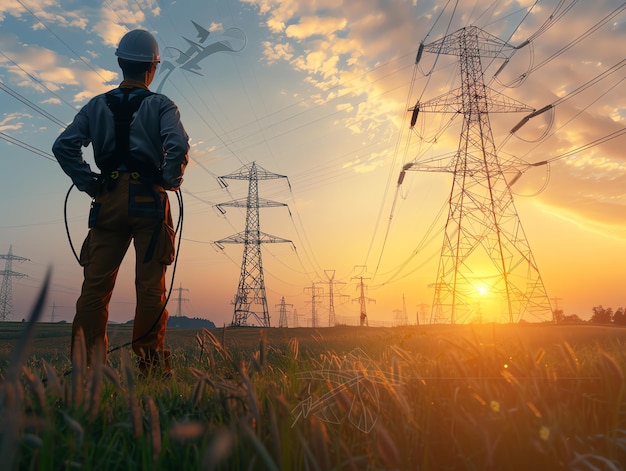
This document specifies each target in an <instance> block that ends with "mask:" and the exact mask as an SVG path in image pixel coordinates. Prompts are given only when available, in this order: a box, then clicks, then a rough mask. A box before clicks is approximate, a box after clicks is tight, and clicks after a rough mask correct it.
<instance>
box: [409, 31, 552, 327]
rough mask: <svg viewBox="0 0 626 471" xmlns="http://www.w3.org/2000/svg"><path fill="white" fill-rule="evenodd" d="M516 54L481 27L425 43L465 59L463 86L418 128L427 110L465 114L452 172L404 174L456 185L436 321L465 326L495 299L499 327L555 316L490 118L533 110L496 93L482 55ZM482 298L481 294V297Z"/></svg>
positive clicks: (423, 48)
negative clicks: (439, 176) (449, 178)
mask: <svg viewBox="0 0 626 471" xmlns="http://www.w3.org/2000/svg"><path fill="white" fill-rule="evenodd" d="M514 50H515V47H513V46H511V45H510V44H508V43H507V42H505V41H502V40H500V39H499V38H497V37H495V36H492V35H490V34H488V33H486V32H485V31H482V30H481V29H479V28H476V27H474V26H472V27H467V28H463V29H461V30H459V31H457V32H455V33H453V34H451V35H448V36H446V37H444V38H442V39H441V40H438V41H434V42H432V43H430V44H426V45H420V49H419V51H418V55H417V58H416V63H417V62H419V59H420V56H421V54H422V52H432V53H437V54H448V55H457V56H458V57H459V61H460V71H461V87H460V88H458V89H455V90H451V91H450V92H449V93H447V94H444V95H441V96H439V97H437V98H434V99H432V100H430V101H426V102H422V103H420V102H418V103H417V104H416V105H415V107H413V108H411V109H410V110H409V111H413V115H412V119H411V127H413V126H414V124H415V122H416V120H417V117H418V113H419V112H436V113H437V112H438V113H457V114H459V115H462V116H463V126H462V130H461V135H460V141H459V146H458V151H457V152H456V154H455V156H454V157H453V159H452V161H451V162H450V164H449V165H447V166H445V165H444V166H442V165H441V164H438V163H437V162H434V161H431V162H419V161H415V162H412V163H409V164H407V165H405V166H404V168H403V171H402V173H401V175H400V180H399V183H401V181H402V179H403V177H404V171H406V170H417V171H431V172H432V171H443V172H449V173H452V174H453V176H454V180H453V183H452V190H451V192H450V196H449V210H448V218H447V221H446V225H445V230H444V240H443V246H442V249H441V257H440V260H439V268H438V271H437V281H436V283H435V284H434V288H435V294H434V300H433V306H432V312H431V322H449V323H451V324H455V323H457V322H465V321H468V320H472V318H473V317H474V316H476V314H477V310H478V309H480V306H481V301H477V299H479V298H478V297H479V296H480V295H481V294H482V295H483V297H485V298H486V297H487V296H492V297H494V298H493V299H492V301H491V302H492V304H493V306H494V307H493V309H492V311H493V312H494V313H495V312H500V313H501V314H499V315H498V316H494V317H493V319H492V318H489V320H494V321H497V322H511V323H512V322H518V321H519V320H521V319H522V318H523V317H524V316H532V317H534V318H536V319H539V320H548V319H551V318H552V310H551V308H550V301H549V299H548V296H547V294H546V290H545V288H544V285H543V281H542V279H541V276H540V274H539V269H538V268H537V264H536V263H535V260H534V258H533V254H532V252H531V250H530V246H529V244H528V241H527V239H526V236H525V234H524V231H523V229H522V225H521V222H520V219H519V216H518V214H517V210H516V209H515V205H514V204H513V196H512V194H511V190H510V187H509V184H508V183H507V181H506V179H505V176H504V173H503V169H504V166H503V165H502V164H501V162H500V160H499V159H498V156H497V155H496V147H495V144H494V140H493V134H492V130H491V124H490V121H489V113H490V112H491V113H506V112H514V111H533V110H532V109H531V108H529V107H527V106H526V105H524V104H522V103H519V102H517V101H515V100H513V99H512V98H509V97H507V96H505V95H503V94H501V93H499V92H497V91H495V90H493V89H491V88H489V87H487V86H486V85H485V83H484V80H483V69H482V64H481V57H486V58H489V59H505V60H508V56H509V55H510V54H511V53H512V52H513V51H514ZM479 293H480V294H479ZM482 303H483V308H482V309H483V312H484V310H485V301H484V300H483V301H482Z"/></svg>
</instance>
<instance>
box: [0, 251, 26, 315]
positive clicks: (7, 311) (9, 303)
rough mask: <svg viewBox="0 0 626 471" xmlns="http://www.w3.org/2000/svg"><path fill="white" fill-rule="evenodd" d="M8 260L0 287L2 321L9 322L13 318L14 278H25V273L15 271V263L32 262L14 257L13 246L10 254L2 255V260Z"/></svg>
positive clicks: (1, 273)
mask: <svg viewBox="0 0 626 471" xmlns="http://www.w3.org/2000/svg"><path fill="white" fill-rule="evenodd" d="M2 259H4V260H6V261H5V262H4V270H2V271H0V275H2V286H1V287H0V321H8V320H10V319H11V318H12V317H13V283H12V279H13V278H24V277H25V276H28V275H25V274H24V273H18V272H15V271H13V261H16V262H28V261H30V260H29V259H27V258H24V257H18V256H17V255H13V246H12V245H10V246H9V253H8V254H5V255H0V260H2Z"/></svg>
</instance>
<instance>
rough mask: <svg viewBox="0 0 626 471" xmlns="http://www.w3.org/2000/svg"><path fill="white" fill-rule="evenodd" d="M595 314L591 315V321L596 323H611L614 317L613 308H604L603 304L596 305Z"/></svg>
mask: <svg viewBox="0 0 626 471" xmlns="http://www.w3.org/2000/svg"><path fill="white" fill-rule="evenodd" d="M592 311H593V316H591V322H593V323H594V324H610V323H611V321H612V319H613V309H612V308H610V307H609V308H606V309H605V308H603V307H602V305H600V306H596V307H594V308H593V309H592Z"/></svg>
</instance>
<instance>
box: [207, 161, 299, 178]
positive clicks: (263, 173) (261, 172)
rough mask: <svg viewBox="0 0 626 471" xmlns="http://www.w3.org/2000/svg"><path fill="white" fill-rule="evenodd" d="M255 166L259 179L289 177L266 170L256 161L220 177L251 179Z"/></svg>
mask: <svg viewBox="0 0 626 471" xmlns="http://www.w3.org/2000/svg"><path fill="white" fill-rule="evenodd" d="M252 168H254V171H255V175H256V179H257V180H271V179H276V178H287V175H280V174H278V173H273V172H270V171H268V170H265V169H264V168H263V167H261V166H259V165H256V164H255V162H253V163H252V164H246V165H244V166H243V167H241V168H239V169H237V170H235V171H234V172H232V173H229V174H228V175H222V176H221V177H219V178H220V179H225V178H227V179H230V180H249V179H250V171H251V169H252Z"/></svg>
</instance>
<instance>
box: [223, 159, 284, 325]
mask: <svg viewBox="0 0 626 471" xmlns="http://www.w3.org/2000/svg"><path fill="white" fill-rule="evenodd" d="M278 178H287V177H286V176H285V175H278V174H276V173H271V172H268V171H267V170H265V169H263V168H262V167H260V166H258V165H256V163H255V162H252V164H249V165H244V166H243V167H241V168H240V169H239V170H236V171H235V172H233V173H231V174H228V175H224V176H222V177H220V180H224V179H231V180H247V181H248V197H247V198H244V199H239V200H234V201H229V202H226V203H220V204H218V205H217V206H218V207H219V208H222V207H225V206H231V207H236V208H246V229H245V231H243V232H239V233H237V234H235V235H232V236H229V237H227V238H225V239H221V240H218V241H216V244H218V245H221V244H243V259H242V262H241V274H240V277H239V285H238V287H237V294H236V295H235V303H234V304H235V312H234V314H233V321H232V323H231V325H233V326H245V325H248V319H249V318H250V316H252V317H254V318H255V319H256V320H257V322H258V323H259V324H260V325H261V326H263V327H270V315H269V311H268V307H267V297H266V295H265V280H264V277H263V261H262V258H261V244H271V243H279V242H289V243H290V242H291V241H290V240H287V239H281V238H279V237H275V236H272V235H270V234H266V233H264V232H261V229H260V222H259V208H267V207H277V206H287V205H286V204H285V203H279V202H276V201H270V200H266V199H261V198H259V180H272V179H278Z"/></svg>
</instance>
